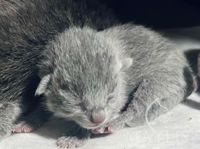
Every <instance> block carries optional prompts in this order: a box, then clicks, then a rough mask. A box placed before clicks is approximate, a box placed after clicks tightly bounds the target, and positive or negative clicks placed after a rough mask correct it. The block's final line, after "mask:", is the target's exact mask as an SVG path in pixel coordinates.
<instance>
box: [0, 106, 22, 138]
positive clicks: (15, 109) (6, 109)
mask: <svg viewBox="0 0 200 149" xmlns="http://www.w3.org/2000/svg"><path fill="white" fill-rule="evenodd" d="M20 114H21V108H20V106H19V105H18V104H16V103H11V102H6V103H0V139H2V138H4V137H6V136H9V135H10V134H11V130H12V127H13V123H14V121H15V120H16V119H17V118H18V116H19V115H20Z"/></svg>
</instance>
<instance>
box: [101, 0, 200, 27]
mask: <svg viewBox="0 0 200 149" xmlns="http://www.w3.org/2000/svg"><path fill="white" fill-rule="evenodd" d="M101 1H103V2H104V3H106V4H107V5H108V6H109V7H112V8H114V11H115V13H117V14H118V16H119V18H120V19H121V21H123V22H129V21H133V22H134V23H135V24H142V25H145V26H147V27H150V28H154V29H165V28H182V27H192V26H200V1H199V0H101Z"/></svg>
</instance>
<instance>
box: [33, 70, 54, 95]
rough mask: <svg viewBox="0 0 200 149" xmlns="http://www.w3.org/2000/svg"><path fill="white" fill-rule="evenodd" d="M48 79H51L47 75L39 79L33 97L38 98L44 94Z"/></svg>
mask: <svg viewBox="0 0 200 149" xmlns="http://www.w3.org/2000/svg"><path fill="white" fill-rule="evenodd" d="M50 77H51V76H50V74H48V75H46V76H44V77H43V78H42V79H41V81H40V83H39V85H38V88H37V89H36V91H35V96H40V95H42V94H44V93H45V91H46V89H47V85H48V83H49V81H50Z"/></svg>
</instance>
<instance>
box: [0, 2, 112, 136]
mask: <svg viewBox="0 0 200 149" xmlns="http://www.w3.org/2000/svg"><path fill="white" fill-rule="evenodd" d="M105 12H107V13H105ZM111 16H112V15H111V12H109V10H108V9H106V8H105V7H104V6H103V5H101V4H99V3H98V2H97V1H95V2H94V1H93V0H81V1H79V0H56V1H55V0H1V1H0V103H1V107H0V111H1V112H0V138H2V137H3V136H7V135H9V134H10V132H11V128H12V127H13V123H14V121H15V120H16V119H17V118H18V116H19V115H20V113H22V112H27V111H30V110H29V109H30V107H32V106H33V105H37V100H36V97H35V96H34V93H35V90H36V88H37V85H38V83H39V81H40V78H39V77H38V67H37V64H38V62H39V61H40V60H41V58H42V56H41V55H42V54H41V52H42V51H43V50H44V49H45V48H46V45H47V43H48V42H49V41H50V40H52V39H54V38H55V36H56V35H57V34H58V33H61V32H63V31H64V30H65V29H67V28H69V26H79V27H82V26H89V27H91V28H95V29H96V30H101V29H104V28H107V27H108V26H111V25H112V24H114V22H116V21H115V20H114V19H111V18H114V16H112V17H111ZM29 105H30V106H29ZM13 113H14V114H13Z"/></svg>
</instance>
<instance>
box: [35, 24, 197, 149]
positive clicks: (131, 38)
mask: <svg viewBox="0 0 200 149" xmlns="http://www.w3.org/2000/svg"><path fill="white" fill-rule="evenodd" d="M43 57H44V58H43V60H42V61H41V63H40V64H39V70H40V77H41V78H42V79H41V82H40V84H39V86H38V88H37V90H36V95H44V97H45V102H46V104H47V107H49V109H50V110H51V111H52V112H54V113H55V114H56V115H59V116H62V117H64V118H67V119H71V120H73V121H75V122H76V123H77V124H79V125H80V126H81V127H82V128H85V129H84V130H83V129H80V131H78V132H76V135H74V136H72V137H69V136H66V137H62V138H60V139H59V140H58V144H61V145H60V146H62V147H67V148H71V147H77V146H80V145H82V144H83V143H84V142H85V140H86V138H88V137H89V136H90V134H91V133H90V131H92V132H93V133H101V132H100V130H101V128H104V127H105V129H104V130H103V133H105V132H108V133H110V132H112V131H113V130H116V129H120V128H123V127H125V126H129V127H133V126H137V125H142V124H144V123H145V122H146V120H148V121H150V120H153V119H155V118H156V117H158V116H159V115H161V114H162V113H164V112H166V111H168V110H170V109H171V108H173V107H174V106H175V105H177V104H178V103H180V102H181V101H183V100H184V99H185V97H186V96H187V95H189V94H190V93H191V92H192V82H193V75H192V72H191V70H190V67H189V66H188V64H187V61H186V59H185V57H184V54H183V52H182V51H181V50H178V49H176V48H175V46H173V44H171V42H170V41H169V40H167V39H165V38H164V37H162V36H161V35H160V34H158V33H156V32H154V31H151V30H150V29H147V28H145V27H142V26H135V25H133V24H126V25H119V26H115V27H110V28H108V29H106V30H103V31H97V30H95V29H91V28H89V27H84V28H77V27H73V28H70V29H68V30H66V31H64V32H63V33H61V34H59V35H58V36H57V37H56V38H55V39H54V40H52V42H50V43H49V45H48V46H47V47H46V50H45V51H44V53H43ZM89 130H90V131H89ZM83 132H84V133H83Z"/></svg>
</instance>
